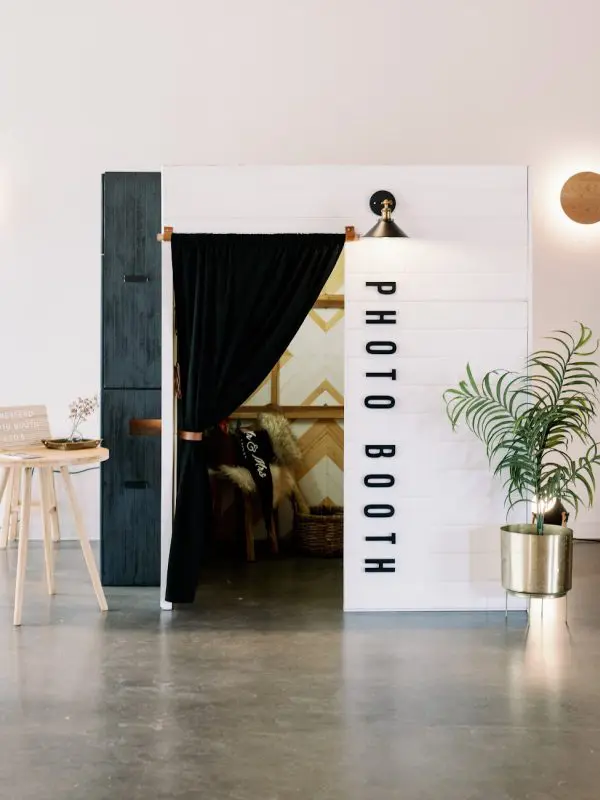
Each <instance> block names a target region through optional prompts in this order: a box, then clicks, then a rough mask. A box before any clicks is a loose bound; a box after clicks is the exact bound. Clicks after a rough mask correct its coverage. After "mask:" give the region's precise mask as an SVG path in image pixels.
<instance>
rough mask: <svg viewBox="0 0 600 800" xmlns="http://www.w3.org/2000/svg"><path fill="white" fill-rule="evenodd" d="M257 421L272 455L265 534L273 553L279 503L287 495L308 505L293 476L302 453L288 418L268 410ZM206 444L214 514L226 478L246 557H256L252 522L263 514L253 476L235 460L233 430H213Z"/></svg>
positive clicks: (276, 544)
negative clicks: (233, 495)
mask: <svg viewBox="0 0 600 800" xmlns="http://www.w3.org/2000/svg"><path fill="white" fill-rule="evenodd" d="M257 422H258V424H259V426H260V427H261V428H262V429H263V430H265V431H266V432H267V433H268V435H269V439H270V441H271V444H272V446H273V451H274V456H275V461H274V462H273V463H271V464H270V465H269V468H270V471H271V476H272V480H273V515H272V518H271V523H270V525H268V538H269V542H270V545H271V552H272V553H273V554H274V555H276V554H278V552H279V515H278V509H279V506H280V505H281V503H282V502H283V501H284V500H285V499H286V498H287V499H290V500H291V501H292V502H293V503H294V504H295V505H298V506H300V507H301V508H308V506H307V504H306V501H305V500H304V497H303V496H302V493H301V491H300V488H299V486H298V484H297V481H296V476H295V472H296V467H297V466H298V464H299V463H300V462H301V459H302V454H301V452H300V448H299V445H298V443H297V442H296V440H295V437H294V436H293V434H292V432H291V428H290V425H289V422H288V420H286V419H285V417H284V416H283V415H282V414H281V413H276V412H275V411H270V412H268V413H262V414H259V415H258V420H257ZM206 444H207V450H208V453H209V463H211V462H212V463H211V467H212V469H211V477H212V479H213V493H214V494H213V503H214V510H215V516H216V517H217V518H218V517H219V516H220V514H221V502H220V501H221V496H220V489H219V483H220V482H221V481H227V482H228V483H230V484H231V485H233V487H234V488H235V491H236V494H237V497H238V501H239V502H240V503H241V508H242V515H243V528H244V536H245V541H246V560H247V561H255V560H256V555H255V546H254V525H255V523H256V522H257V521H258V520H259V519H260V518H261V517H262V509H261V504H260V500H259V497H258V494H257V487H256V485H255V483H254V479H253V477H252V475H251V473H250V472H249V470H248V469H246V468H245V467H244V466H242V465H240V464H239V463H238V462H237V461H236V457H235V453H236V447H235V444H234V435H233V434H231V433H223V432H221V433H216V434H215V435H214V436H213V437H211V438H209V439H207V442H206Z"/></svg>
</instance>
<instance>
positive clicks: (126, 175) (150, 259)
mask: <svg viewBox="0 0 600 800" xmlns="http://www.w3.org/2000/svg"><path fill="white" fill-rule="evenodd" d="M160 204H161V187H160V173H159V172H107V173H106V174H105V175H104V176H103V220H104V223H103V269H102V295H103V299H102V351H103V352H102V365H103V369H102V372H103V379H102V385H103V387H104V388H106V389H116V388H129V387H133V388H136V389H142V388H148V389H150V388H152V389H154V388H158V387H160V378H161V375H160V369H161V367H160V340H161V325H160V306H161V286H160V281H161V250H160V248H161V245H160V243H159V242H157V241H156V234H157V233H158V232H159V231H160V225H161V209H160Z"/></svg>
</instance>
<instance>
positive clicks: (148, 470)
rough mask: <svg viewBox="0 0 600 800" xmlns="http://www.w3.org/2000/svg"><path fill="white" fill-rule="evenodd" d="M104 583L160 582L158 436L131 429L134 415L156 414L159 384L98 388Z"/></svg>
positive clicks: (154, 584)
mask: <svg viewBox="0 0 600 800" xmlns="http://www.w3.org/2000/svg"><path fill="white" fill-rule="evenodd" d="M102 398H103V401H102V438H103V440H104V444H105V445H106V447H108V448H109V450H110V460H109V461H107V462H106V463H105V464H103V466H102V542H101V565H102V583H103V584H104V585H105V586H158V585H159V583H160V436H134V435H131V434H130V422H131V420H132V419H159V418H160V390H148V389H145V390H144V389H142V390H140V389H111V390H105V391H104V392H103V394H102Z"/></svg>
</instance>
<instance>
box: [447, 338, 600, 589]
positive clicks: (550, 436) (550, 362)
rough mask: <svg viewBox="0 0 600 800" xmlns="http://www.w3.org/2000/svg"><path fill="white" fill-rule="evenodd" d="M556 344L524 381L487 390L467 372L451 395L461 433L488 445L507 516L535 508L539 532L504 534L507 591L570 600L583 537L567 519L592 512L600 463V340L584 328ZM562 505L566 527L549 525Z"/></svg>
mask: <svg viewBox="0 0 600 800" xmlns="http://www.w3.org/2000/svg"><path fill="white" fill-rule="evenodd" d="M547 341H549V342H550V344H549V345H548V349H543V350H538V351H537V352H535V353H533V355H531V356H530V357H529V359H528V361H527V364H526V368H525V369H524V371H523V373H516V372H509V371H507V370H493V371H491V372H488V373H487V375H485V376H484V377H483V379H482V380H481V381H480V382H478V381H477V380H476V379H475V377H474V375H473V372H472V370H471V367H470V366H469V365H467V369H466V372H467V376H466V379H465V380H462V381H460V383H459V384H458V387H457V388H453V389H448V390H447V391H446V392H444V400H445V402H446V409H447V413H448V417H449V419H450V423H451V424H452V428H453V429H456V427H457V425H458V424H459V423H460V422H464V423H465V424H466V425H467V427H468V428H469V429H470V430H471V431H472V432H473V433H474V434H475V436H476V437H477V438H478V439H480V441H481V442H482V443H483V444H484V445H485V448H486V453H487V457H488V460H489V462H490V466H491V467H492V469H493V471H494V475H498V476H500V477H501V478H502V479H503V481H504V484H503V485H504V489H505V492H506V506H507V515H508V513H509V512H510V511H511V509H513V508H515V507H516V506H518V505H519V504H527V505H529V504H532V506H533V508H534V509H535V511H534V513H533V520H532V523H531V524H521V525H505V526H504V527H502V529H501V549H502V585H503V587H504V589H506V590H507V591H508V592H511V593H513V594H518V595H529V596H536V597H561V596H563V595H564V594H566V593H567V592H568V591H569V589H570V588H571V585H572V572H573V569H572V564H573V531H572V530H571V529H570V528H568V527H566V524H565V522H566V519H567V518H568V515H567V514H566V513H563V512H566V508H565V506H566V507H570V508H571V509H573V511H574V512H575V514H577V511H578V510H579V507H580V506H581V505H586V506H591V505H592V503H593V500H594V490H595V479H594V469H595V467H596V466H597V465H598V464H599V463H600V449H599V443H598V442H596V441H595V440H594V437H593V436H592V434H591V432H590V426H591V424H592V422H593V420H594V419H595V418H596V416H597V400H598V397H597V390H598V386H599V384H600V379H599V377H598V364H597V362H596V361H595V359H594V358H593V357H594V355H595V353H596V352H597V350H598V342H597V341H596V342H594V341H593V339H592V331H591V330H590V329H589V328H587V327H586V326H585V325H581V324H580V326H579V331H578V333H577V334H576V335H575V336H573V335H572V334H570V333H568V332H567V331H555V332H554V334H553V335H552V336H550V337H548V340H547ZM576 447H577V448H578V453H579V454H576V455H574V454H573V453H572V450H574V449H575V448H576ZM552 505H554V507H555V509H559V510H560V511H561V513H560V514H559V517H558V520H557V521H559V522H560V523H561V524H558V525H551V524H548V522H549V519H548V517H549V514H548V509H549V508H550V507H551V506H552ZM553 521H554V520H553Z"/></svg>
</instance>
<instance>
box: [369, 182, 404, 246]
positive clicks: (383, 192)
mask: <svg viewBox="0 0 600 800" xmlns="http://www.w3.org/2000/svg"><path fill="white" fill-rule="evenodd" d="M369 206H370V208H371V211H372V212H373V213H374V214H377V216H378V217H381V219H380V220H379V222H377V223H376V224H375V225H374V226H373V227H372V228H371V230H370V231H369V232H368V233H365V237H370V238H372V239H408V236H407V234H406V233H404V231H403V230H401V229H400V228H399V227H398V226H397V225H396V223H395V222H394V220H393V219H392V212H393V210H394V209H395V208H396V198H395V197H394V195H393V194H392V193H391V192H388V191H387V189H380V190H379V191H378V192H375V194H373V195H371V199H370V200H369Z"/></svg>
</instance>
